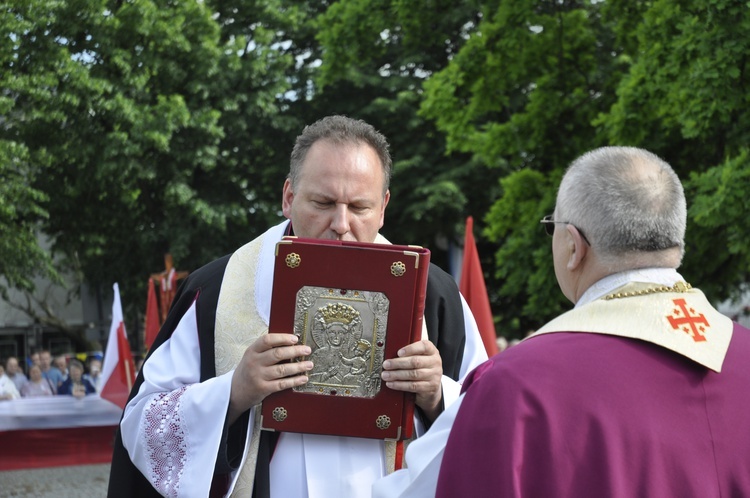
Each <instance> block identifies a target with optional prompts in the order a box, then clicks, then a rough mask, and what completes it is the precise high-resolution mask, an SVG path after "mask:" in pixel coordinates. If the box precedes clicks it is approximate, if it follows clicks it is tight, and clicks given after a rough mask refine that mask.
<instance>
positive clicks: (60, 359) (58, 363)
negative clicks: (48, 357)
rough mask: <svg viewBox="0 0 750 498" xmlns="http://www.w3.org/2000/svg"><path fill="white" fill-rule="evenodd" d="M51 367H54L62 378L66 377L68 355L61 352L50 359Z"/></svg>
mask: <svg viewBox="0 0 750 498" xmlns="http://www.w3.org/2000/svg"><path fill="white" fill-rule="evenodd" d="M52 368H56V369H58V370H59V371H60V375H62V380H65V379H67V378H68V355H64V354H61V355H59V356H56V357H55V359H54V360H52Z"/></svg>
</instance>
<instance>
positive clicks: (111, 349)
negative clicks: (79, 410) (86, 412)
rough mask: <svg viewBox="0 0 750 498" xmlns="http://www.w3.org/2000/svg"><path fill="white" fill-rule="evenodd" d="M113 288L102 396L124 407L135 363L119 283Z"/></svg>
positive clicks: (130, 386) (103, 366) (103, 368)
mask: <svg viewBox="0 0 750 498" xmlns="http://www.w3.org/2000/svg"><path fill="white" fill-rule="evenodd" d="M113 288H114V291H115V297H114V300H113V302H112V325H111V326H110V327H109V339H108V340H107V350H106V351H105V352H104V364H103V365H102V390H101V397H102V398H104V399H106V400H108V401H111V402H112V403H114V404H116V405H117V406H119V407H120V408H123V409H124V408H125V405H126V404H127V401H128V395H130V389H132V387H133V379H134V372H135V365H134V364H133V354H132V353H131V351H130V344H129V343H128V336H127V334H126V332H125V323H124V322H123V318H122V304H120V288H119V286H118V285H117V284H115V285H114V286H113Z"/></svg>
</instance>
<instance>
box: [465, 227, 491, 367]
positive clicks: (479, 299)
mask: <svg viewBox="0 0 750 498" xmlns="http://www.w3.org/2000/svg"><path fill="white" fill-rule="evenodd" d="M458 288H459V290H460V291H461V294H463V296H464V299H466V302H467V303H468V304H469V308H471V313H472V314H473V315H474V319H475V320H476V321H477V327H479V334H480V335H481V336H482V342H483V343H484V349H486V350H487V356H492V355H494V354H497V352H498V349H497V335H496V334H495V322H494V320H493V319H492V310H491V309H490V298H489V295H488V294H487V286H486V285H485V283H484V274H483V273H482V265H481V264H480V263H479V251H477V244H476V241H475V240H474V219H473V218H472V217H471V216H469V217H468V218H466V236H465V237H464V260H463V263H462V264H461V280H460V282H459V284H458Z"/></svg>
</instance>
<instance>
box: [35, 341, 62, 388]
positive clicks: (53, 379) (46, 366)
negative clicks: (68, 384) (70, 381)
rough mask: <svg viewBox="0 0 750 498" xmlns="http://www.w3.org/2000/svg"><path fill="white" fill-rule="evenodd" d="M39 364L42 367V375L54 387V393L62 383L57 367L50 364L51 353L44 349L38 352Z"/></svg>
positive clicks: (60, 373)
mask: <svg viewBox="0 0 750 498" xmlns="http://www.w3.org/2000/svg"><path fill="white" fill-rule="evenodd" d="M39 366H40V367H41V369H42V375H43V376H44V378H45V379H47V380H48V381H49V382H50V385H51V386H52V389H54V394H57V388H58V387H60V384H62V381H63V376H62V372H60V369H59V368H57V367H53V366H52V355H51V354H50V352H49V351H48V350H46V349H45V350H42V352H40V353H39Z"/></svg>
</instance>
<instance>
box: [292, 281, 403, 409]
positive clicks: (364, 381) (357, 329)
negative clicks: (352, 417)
mask: <svg viewBox="0 0 750 498" xmlns="http://www.w3.org/2000/svg"><path fill="white" fill-rule="evenodd" d="M389 306H390V302H389V301H388V298H387V297H385V295H384V294H383V293H382V292H370V291H360V290H347V289H332V288H327V287H312V286H306V287H303V288H302V289H300V290H299V292H298V293H297V303H296V307H295V313H294V333H295V334H296V335H297V336H299V338H300V343H301V344H306V345H308V346H310V349H311V350H312V352H311V354H310V356H308V357H307V358H304V359H309V360H311V361H312V362H313V364H314V367H313V369H312V371H310V373H309V374H308V375H309V378H310V380H309V382H308V383H307V384H305V385H303V386H298V387H295V388H294V390H295V391H297V392H304V393H311V394H321V395H328V396H349V397H359V398H372V397H374V396H375V395H376V394H378V392H379V391H380V385H381V379H380V374H381V371H382V368H383V355H384V351H385V333H386V328H387V320H388V309H389Z"/></svg>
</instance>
